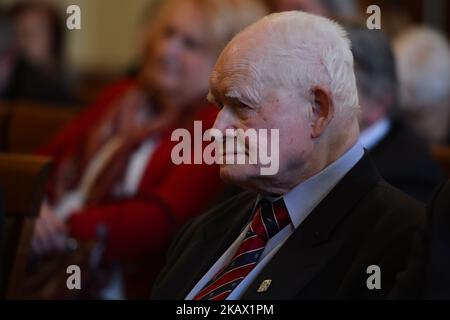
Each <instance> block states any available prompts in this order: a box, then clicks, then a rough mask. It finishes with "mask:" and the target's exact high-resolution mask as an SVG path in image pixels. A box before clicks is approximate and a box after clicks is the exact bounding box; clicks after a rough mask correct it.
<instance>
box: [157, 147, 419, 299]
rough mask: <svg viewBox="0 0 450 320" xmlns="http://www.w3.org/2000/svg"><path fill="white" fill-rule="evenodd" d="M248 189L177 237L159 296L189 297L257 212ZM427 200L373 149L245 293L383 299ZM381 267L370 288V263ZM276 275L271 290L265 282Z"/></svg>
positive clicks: (159, 283) (265, 296)
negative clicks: (399, 185)
mask: <svg viewBox="0 0 450 320" xmlns="http://www.w3.org/2000/svg"><path fill="white" fill-rule="evenodd" d="M256 197H257V196H256V194H253V193H249V192H244V193H242V194H240V195H238V196H236V197H234V198H232V199H230V200H229V201H227V202H225V203H224V204H223V205H221V206H219V207H217V208H216V209H213V210H212V211H210V212H209V213H206V214H205V215H202V216H200V217H198V218H196V219H195V220H194V221H193V222H191V223H190V224H189V225H187V226H186V227H185V228H184V229H183V231H182V232H181V233H180V234H179V236H178V237H177V238H176V240H175V241H174V242H173V244H172V247H171V250H170V251H169V256H168V261H167V264H166V267H165V269H164V270H163V271H162V273H161V274H160V276H159V278H158V280H157V282H156V284H155V286H154V289H153V294H152V299H159V300H166V299H178V300H180V299H184V298H185V297H186V295H187V294H188V293H189V292H190V291H191V290H192V288H193V287H194V286H195V285H196V284H197V282H198V281H199V280H200V279H201V278H202V277H203V276H204V274H205V273H206V272H207V271H208V270H209V269H210V268H211V267H212V265H213V264H214V263H215V262H216V261H217V260H218V259H219V258H220V256H221V255H222V254H223V253H224V252H225V251H226V250H227V249H228V248H229V246H230V245H231V244H232V243H233V241H235V239H236V238H237V237H238V235H239V234H240V233H241V232H242V230H243V228H245V226H246V225H247V224H248V222H249V221H250V219H251V216H252V209H253V206H254V204H255V201H256ZM423 215H424V208H423V207H422V205H421V204H419V203H418V202H416V201H415V200H413V199H411V198H409V197H408V196H406V195H404V194H403V193H402V192H400V191H398V190H397V189H395V188H393V187H391V186H390V185H389V184H387V183H386V182H385V181H384V180H383V179H382V178H381V177H380V176H379V174H378V172H377V170H376V168H375V166H374V165H373V163H372V161H371V160H370V158H369V156H367V155H365V156H364V157H363V158H362V159H361V160H360V161H359V162H358V163H357V164H356V165H355V167H353V168H352V170H351V171H350V172H349V173H347V175H346V176H345V177H344V178H343V179H342V180H341V181H340V182H339V183H338V184H337V185H336V187H335V188H334V189H333V190H332V191H331V192H330V193H329V194H328V195H327V196H326V198H325V199H324V200H323V201H322V202H321V203H320V204H319V205H318V206H317V207H316V208H315V209H314V210H313V211H312V212H311V214H310V215H309V216H308V217H307V218H306V219H305V220H304V222H303V223H302V224H301V225H300V226H299V227H298V228H297V229H296V230H295V231H294V233H293V234H292V235H291V236H290V237H289V238H288V240H287V241H286V242H285V243H284V244H283V246H282V247H281V248H280V250H279V251H278V252H277V253H276V254H275V255H274V257H273V258H272V260H271V261H270V262H269V263H268V264H267V265H266V266H265V267H264V268H263V269H262V271H261V272H260V274H259V275H258V276H257V277H256V279H255V281H254V282H253V283H252V284H251V285H250V286H249V287H248V289H247V290H246V291H245V292H244V294H243V296H242V299H251V300H253V299H368V298H370V299H372V298H373V299H377V298H378V299H379V298H384V297H385V296H386V295H387V294H388V293H389V292H390V291H391V289H392V287H393V285H394V281H395V276H396V274H397V273H398V272H399V271H401V270H403V269H404V268H405V266H406V262H407V258H408V254H409V249H410V246H411V242H412V239H411V238H412V235H413V234H414V233H415V231H416V229H417V227H418V226H419V225H420V224H421V223H422V220H423ZM370 265H378V266H379V267H380V268H381V272H382V275H381V279H382V280H381V281H382V282H381V290H369V289H368V288H367V284H366V281H367V279H368V277H369V276H370V275H369V274H367V272H366V271H367V268H368V267H369V266H370ZM265 279H271V280H272V283H271V285H270V287H269V289H268V290H267V291H266V292H265V293H257V289H258V287H259V286H260V284H261V282H262V281H263V280H265Z"/></svg>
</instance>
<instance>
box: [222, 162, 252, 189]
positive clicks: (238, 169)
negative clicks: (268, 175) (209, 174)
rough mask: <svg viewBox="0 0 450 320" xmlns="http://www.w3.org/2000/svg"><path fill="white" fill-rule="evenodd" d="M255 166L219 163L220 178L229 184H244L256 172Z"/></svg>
mask: <svg viewBox="0 0 450 320" xmlns="http://www.w3.org/2000/svg"><path fill="white" fill-rule="evenodd" d="M256 171H257V168H255V167H254V166H251V165H230V164H223V165H220V178H221V179H222V180H223V181H224V182H225V183H229V184H236V185H246V184H247V183H248V182H249V180H251V179H252V177H254V176H255V175H257V173H256Z"/></svg>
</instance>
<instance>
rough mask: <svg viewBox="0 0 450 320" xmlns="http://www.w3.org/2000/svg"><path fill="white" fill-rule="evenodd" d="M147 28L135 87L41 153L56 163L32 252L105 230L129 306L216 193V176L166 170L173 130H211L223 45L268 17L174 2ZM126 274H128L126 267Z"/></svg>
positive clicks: (109, 258) (108, 97)
mask: <svg viewBox="0 0 450 320" xmlns="http://www.w3.org/2000/svg"><path fill="white" fill-rule="evenodd" d="M160 10H161V11H160V12H159V14H158V19H157V21H155V22H154V24H152V25H153V27H154V29H153V30H152V32H151V33H150V39H149V42H148V47H147V51H146V61H145V62H144V64H143V66H142V68H141V70H140V73H139V76H138V78H137V79H125V80H123V81H122V82H120V83H119V84H117V85H115V86H113V87H112V88H110V89H109V90H107V92H105V93H104V94H103V95H102V97H100V99H99V100H98V102H97V104H95V105H94V106H92V107H91V108H89V109H88V110H87V111H86V112H84V114H82V115H81V116H80V117H79V118H78V119H77V120H75V121H74V122H73V123H72V124H70V125H69V126H68V127H67V128H66V129H65V130H64V131H63V132H62V133H61V134H59V135H58V136H57V137H55V138H54V139H53V141H52V142H50V143H49V144H48V145H47V146H45V147H43V148H42V149H41V150H39V153H41V154H45V155H50V156H52V157H53V158H54V162H55V167H54V171H53V175H52V179H51V184H50V188H49V194H48V199H49V200H48V202H47V203H46V204H44V205H43V207H42V210H41V216H40V218H39V221H38V222H37V226H36V230H35V236H34V241H33V248H34V251H35V253H37V254H42V253H45V252H49V251H52V250H55V249H56V250H57V249H61V248H62V247H63V246H64V243H65V241H64V239H65V237H66V236H67V235H70V236H72V237H75V238H77V239H83V240H89V239H94V238H95V235H96V232H97V230H98V228H99V226H102V228H104V229H106V233H107V239H108V240H107V246H106V253H105V257H104V260H105V263H107V264H111V263H120V264H121V266H122V268H121V273H122V275H123V276H124V277H125V284H126V289H127V293H128V295H127V296H128V297H129V298H142V297H147V296H148V294H149V292H150V288H151V284H152V282H153V280H154V278H155V276H156V275H157V273H158V271H159V269H160V267H161V266H162V265H163V263H164V255H165V251H166V249H167V247H168V245H169V243H170V240H171V238H172V236H173V234H174V232H175V231H176V230H177V229H178V228H179V227H180V226H181V225H182V224H184V223H185V222H186V221H188V220H189V219H190V218H192V217H194V216H196V215H199V214H201V213H202V211H203V210H204V209H205V208H206V207H207V206H208V204H209V203H210V202H211V201H212V200H213V199H214V198H215V197H216V196H217V195H218V194H219V193H220V192H221V190H222V184H221V182H220V179H219V173H218V168H217V167H216V166H206V165H179V166H176V165H174V164H173V163H172V161H171V157H170V155H171V149H172V147H173V146H174V145H175V144H176V142H172V141H171V139H170V136H171V132H172V131H173V130H174V129H175V128H187V129H188V130H192V127H193V121H194V120H199V121H202V124H203V129H204V130H206V129H208V128H210V127H211V126H212V125H213V122H214V119H215V117H216V114H217V111H218V110H216V108H215V107H214V106H212V105H211V104H208V103H207V102H206V95H207V91H208V78H209V75H210V73H211V71H212V69H213V66H214V63H215V60H216V58H217V56H218V54H219V53H220V51H221V49H222V48H223V47H224V45H225V44H226V43H227V42H228V41H229V40H230V39H231V38H232V37H233V36H234V34H236V33H237V32H238V31H240V30H241V29H243V28H244V27H245V26H247V25H248V24H250V23H252V22H253V21H256V20H257V19H259V18H260V17H262V16H263V15H264V14H265V13H266V11H265V7H263V6H262V5H261V4H260V2H259V1H258V0H174V1H169V2H168V3H167V4H165V5H164V6H163V7H162V8H161V9H160ZM124 266H126V267H124Z"/></svg>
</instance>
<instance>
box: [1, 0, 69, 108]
mask: <svg viewBox="0 0 450 320" xmlns="http://www.w3.org/2000/svg"><path fill="white" fill-rule="evenodd" d="M10 18H11V19H12V22H13V24H14V33H15V35H14V55H13V56H12V57H11V58H12V59H13V60H12V62H13V63H12V66H11V69H12V70H11V71H10V72H11V74H10V76H9V79H8V82H7V84H6V85H5V89H4V92H3V95H2V97H3V98H4V99H6V100H19V99H20V100H31V101H37V102H43V103H63V104H70V103H74V102H76V99H75V98H74V96H73V94H72V92H71V89H70V85H71V83H70V82H71V81H70V79H69V76H68V74H67V72H66V71H65V70H64V68H63V61H62V59H63V47H64V30H65V26H64V21H63V20H62V17H60V15H59V14H58V11H57V10H56V9H55V8H53V7H52V6H50V5H47V4H42V3H38V2H36V1H34V2H27V1H24V2H20V3H18V4H16V5H14V6H13V7H12V8H11V10H10Z"/></svg>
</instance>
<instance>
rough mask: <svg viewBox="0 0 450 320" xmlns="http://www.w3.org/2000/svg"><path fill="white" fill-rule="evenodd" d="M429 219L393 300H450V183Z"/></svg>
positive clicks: (431, 208)
mask: <svg viewBox="0 0 450 320" xmlns="http://www.w3.org/2000/svg"><path fill="white" fill-rule="evenodd" d="M427 219H428V223H427V225H426V226H425V227H424V228H422V229H421V230H420V231H419V232H417V234H416V236H415V238H414V243H413V249H412V252H411V256H410V259H409V262H408V267H407V268H406V270H405V271H404V272H402V273H401V274H400V275H399V277H398V280H397V283H396V286H395V288H394V290H393V291H392V293H391V294H390V298H391V299H447V300H448V299H450V182H447V183H444V184H442V185H441V186H440V187H439V189H438V191H437V192H436V194H435V196H434V197H433V200H432V201H431V203H430V205H429V207H428V215H427Z"/></svg>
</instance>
